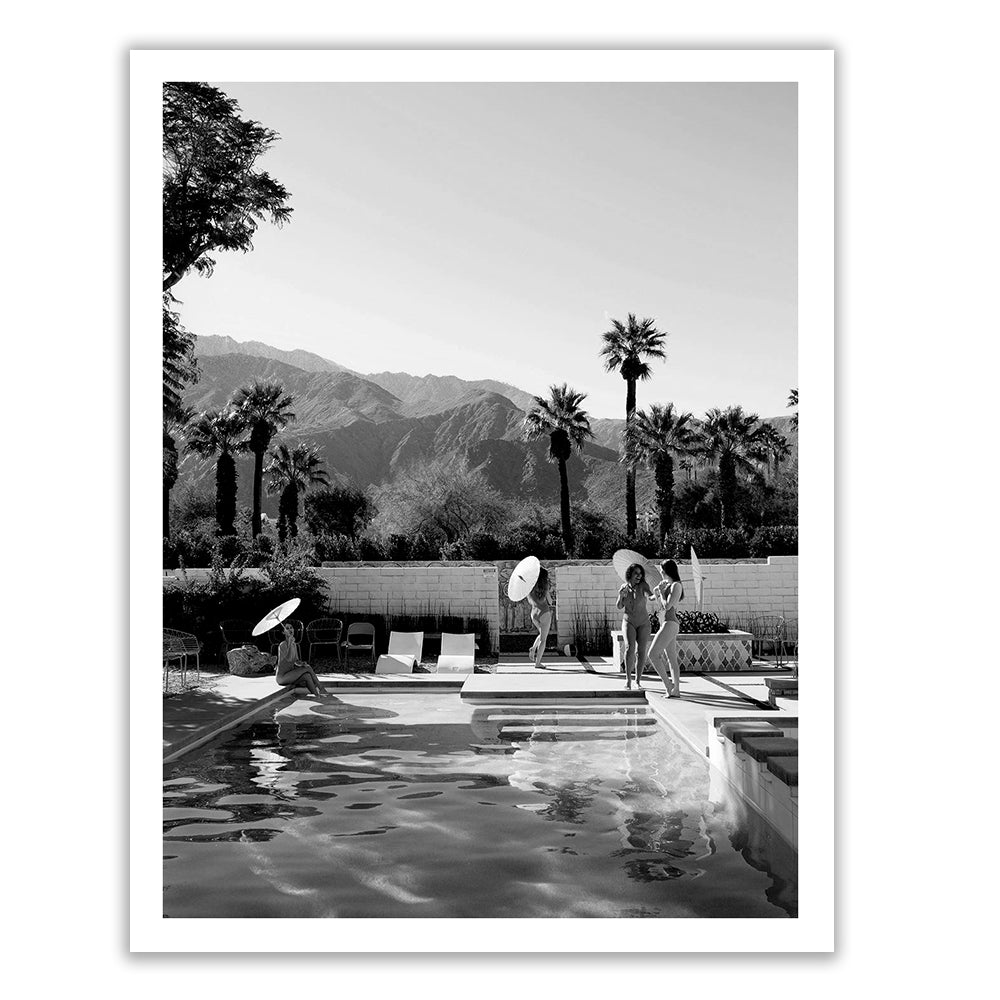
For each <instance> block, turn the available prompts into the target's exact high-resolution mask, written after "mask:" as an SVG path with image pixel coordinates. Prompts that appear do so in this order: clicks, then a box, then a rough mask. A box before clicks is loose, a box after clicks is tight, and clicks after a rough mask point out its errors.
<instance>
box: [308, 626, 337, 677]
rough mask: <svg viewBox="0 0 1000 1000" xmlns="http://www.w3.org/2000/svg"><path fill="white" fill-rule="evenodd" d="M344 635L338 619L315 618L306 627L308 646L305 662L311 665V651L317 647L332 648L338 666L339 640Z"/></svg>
mask: <svg viewBox="0 0 1000 1000" xmlns="http://www.w3.org/2000/svg"><path fill="white" fill-rule="evenodd" d="M343 634H344V623H343V622H342V621H341V620H340V619H339V618H315V619H313V620H312V621H311V622H310V623H309V624H308V625H307V626H306V643H307V646H308V650H307V655H306V660H307V661H308V662H309V663H312V660H313V650H315V649H316V647H317V646H333V648H334V652H335V654H336V657H337V664H338V666H339V665H340V663H341V662H342V660H341V655H340V640H341V638H342V636H343Z"/></svg>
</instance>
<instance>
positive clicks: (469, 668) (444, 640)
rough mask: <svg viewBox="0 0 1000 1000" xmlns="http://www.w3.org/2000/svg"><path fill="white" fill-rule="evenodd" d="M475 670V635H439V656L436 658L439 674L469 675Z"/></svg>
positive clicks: (471, 633)
mask: <svg viewBox="0 0 1000 1000" xmlns="http://www.w3.org/2000/svg"><path fill="white" fill-rule="evenodd" d="M475 669H476V634H475V632H469V633H467V634H465V635H461V634H455V633H453V632H442V633H441V655H440V656H439V657H438V662H437V672H438V673H439V674H471V673H473V672H474V671H475Z"/></svg>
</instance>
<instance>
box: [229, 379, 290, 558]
mask: <svg viewBox="0 0 1000 1000" xmlns="http://www.w3.org/2000/svg"><path fill="white" fill-rule="evenodd" d="M233 403H234V405H235V406H236V408H237V409H238V410H239V412H240V416H241V417H242V419H243V421H244V424H245V425H246V427H247V429H248V430H249V431H250V439H249V446H250V451H251V452H252V453H253V458H254V463H253V517H252V520H251V522H250V530H251V532H252V534H253V537H254V538H256V537H257V536H258V535H259V534H260V512H261V492H262V490H263V485H264V455H265V454H266V453H267V449H268V448H269V447H270V446H271V441H272V439H273V438H274V436H275V434H277V433H278V431H280V430H281V429H282V428H283V427H285V426H286V425H287V424H289V423H291V421H293V420H294V419H295V414H294V413H293V412H292V411H291V409H290V407H291V405H292V397H291V396H288V395H286V394H285V390H284V389H282V387H281V386H280V385H279V384H278V383H277V382H266V381H262V380H261V379H255V380H254V381H253V382H251V383H250V385H245V386H243V387H242V388H240V389H238V390H237V391H236V395H235V396H234V397H233Z"/></svg>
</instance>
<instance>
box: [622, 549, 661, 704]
mask: <svg viewBox="0 0 1000 1000" xmlns="http://www.w3.org/2000/svg"><path fill="white" fill-rule="evenodd" d="M652 596H653V592H652V591H651V590H650V589H649V584H648V583H646V570H645V568H644V567H643V565H642V564H641V563H633V564H632V565H631V566H629V568H628V572H627V573H626V574H625V582H624V583H623V584H622V585H621V587H620V588H619V589H618V604H617V607H618V608H620V609H621V610H622V611H623V612H624V616H623V618H622V632H623V633H624V634H625V641H626V642H627V643H628V649H627V650H626V653H625V687H626V688H628V689H629V690H631V688H632V673H633V671H634V672H635V683H636V686H637V687H641V686H642V685H641V684H639V675H640V674H641V673H642V668H643V666H644V665H645V663H646V650H647V649H648V648H649V633H650V628H649V610H648V609H647V607H646V598H647V597H652Z"/></svg>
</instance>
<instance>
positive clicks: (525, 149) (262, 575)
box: [133, 53, 829, 934]
mask: <svg viewBox="0 0 1000 1000" xmlns="http://www.w3.org/2000/svg"><path fill="white" fill-rule="evenodd" d="M814 55H815V56H816V57H817V59H816V68H817V69H818V71H819V72H820V74H821V75H822V73H823V72H825V71H826V70H827V69H828V66H827V65H826V64H825V63H824V61H823V59H824V55H823V54H822V53H816V54H814ZM790 75H791V74H790ZM159 89H160V97H161V101H160V108H159V111H160V114H161V115H162V120H161V121H158V122H155V123H154V124H155V125H156V130H155V132H153V131H151V132H150V133H149V134H158V135H159V137H160V138H161V141H162V147H161V149H159V150H157V153H158V154H159V158H160V161H161V166H162V176H161V177H159V178H157V180H158V181H159V185H158V187H159V190H158V192H157V194H158V199H159V211H160V213H161V214H160V220H159V221H160V224H161V225H160V233H159V236H160V243H159V244H158V246H159V247H162V269H161V277H162V287H161V289H160V290H159V293H158V297H159V300H160V301H159V302H158V303H157V308H158V312H159V314H160V318H161V321H162V334H163V349H162V372H161V376H162V379H161V380H162V481H161V484H160V487H161V489H160V490H159V493H160V495H161V496H162V506H161V509H160V517H159V518H157V521H156V525H155V526H152V525H151V531H152V532H155V531H157V530H160V529H161V527H162V530H161V534H160V539H161V543H162V550H161V553H160V554H161V558H162V594H161V600H162V668H163V669H162V693H161V696H157V701H158V702H159V703H162V770H163V785H162V831H163V832H162V914H161V919H164V920H167V921H169V923H170V925H171V929H173V927H174V926H175V922H178V921H185V922H186V921H191V920H195V921H197V920H198V919H204V918H227V919H236V920H239V921H253V920H255V919H257V920H259V919H265V920H268V918H272V919H273V918H312V919H318V920H320V921H331V920H333V921H340V922H342V923H344V924H346V923H349V922H353V921H357V920H361V922H362V923H364V921H365V920H367V921H369V922H370V921H372V920H376V921H378V920H380V919H386V918H389V919H393V918H407V919H408V921H412V922H414V923H415V924H417V923H419V921H420V920H421V919H428V918H450V919H459V920H463V921H468V922H469V927H470V933H475V924H476V922H477V921H482V920H484V919H488V918H506V920H507V921H517V920H518V919H522V920H523V919H529V918H546V919H547V920H548V921H557V922H558V921H563V920H570V921H572V920H573V918H590V919H593V918H612V919H613V920H615V921H620V922H621V925H622V926H624V925H626V924H627V925H629V926H636V927H639V926H641V925H642V924H643V922H647V921H656V920H662V921H668V922H670V923H671V924H675V925H679V924H681V923H685V924H687V923H691V922H695V923H697V922H699V921H701V922H709V923H710V922H711V921H717V920H719V919H720V918H724V919H727V920H740V921H741V922H749V923H751V924H753V925H755V926H760V927H763V925H764V924H765V923H766V922H768V921H772V920H780V921H786V922H790V926H791V925H794V924H796V923H798V922H799V919H800V917H799V913H800V909H799V908H800V872H799V864H800V862H799V859H800V845H799V774H800V769H799V762H800V757H799V682H800V665H801V668H802V669H801V681H802V684H803V707H804V711H805V714H806V721H805V725H806V726H807V727H808V726H809V724H810V719H811V718H812V716H811V714H810V713H811V712H812V713H816V716H817V722H816V724H817V725H819V724H820V723H819V719H818V716H819V714H820V713H823V712H826V711H827V710H828V708H829V706H827V705H822V704H820V705H817V699H816V695H815V692H817V691H819V690H821V688H822V684H823V683H824V681H823V680H822V676H823V670H824V669H825V667H824V664H823V661H822V655H821V654H820V655H817V657H816V661H815V663H814V662H812V661H811V659H810V652H809V651H810V649H811V648H812V649H815V645H812V646H811V645H810V642H809V636H808V635H807V634H805V632H806V631H807V630H806V629H803V633H804V634H803V635H802V640H803V641H802V646H801V647H800V626H799V623H800V598H799V578H800V572H799V558H800V557H799V524H800V519H799V514H800V482H799V458H800V450H799V385H800V378H799V368H800V337H801V319H800V316H801V313H800V261H801V259H802V255H803V253H804V250H803V244H802V242H801V239H800V188H801V185H800V172H801V163H800V159H801V154H800V144H801V140H802V122H801V115H802V110H803V103H802V100H801V99H800V83H799V81H798V80H797V79H786V80H783V79H780V74H779V77H776V78H773V79H768V78H766V77H765V79H759V80H758V79H749V80H741V79H735V80H712V79H708V80H700V79H692V80H683V79H681V80H674V79H662V80H656V79H654V80H648V79H642V80H627V81H618V80H615V79H609V80H603V79H595V80H579V79H569V80H558V79H555V80H545V81H537V82H536V81H532V80H516V79H515V80H498V81H490V80H462V79H456V80H444V81H442V80H433V79H431V80H426V81H424V80H413V81H406V80H377V79H375V80H370V79H364V80H359V79H355V80H343V79H340V80H329V81H324V80H295V79H292V80H280V79H279V80H269V79H265V80H259V81H258V82H252V81H248V80H246V79H245V78H240V79H239V82H227V80H226V79H224V78H221V77H220V78H217V79H216V78H204V79H184V78H180V77H177V78H173V79H170V78H164V79H163V80H161V81H160V82H159ZM133 115H135V110H134V109H133ZM820 126H821V127H824V126H825V123H823V122H820ZM135 141H136V140H133V142H135ZM145 141H146V142H148V138H147V139H146V140H145ZM147 152H148V150H147ZM146 306H147V307H148V303H146ZM816 336H817V337H818V338H821V337H822V333H821V332H820V333H817V334H816ZM807 381H808V380H806V382H805V383H804V384H807ZM805 391H806V393H807V395H808V391H809V390H808V388H806V389H805ZM817 391H821V390H817ZM809 414H810V410H809V408H808V406H806V415H805V416H804V418H803V420H804V424H807V423H808V421H809V419H810V417H809ZM808 440H809V438H808V437H807V438H806V441H807V442H808ZM803 575H805V574H803ZM800 660H801V662H800ZM811 683H813V684H814V685H815V686H814V687H813V692H814V694H813V699H814V700H813V701H812V702H811V701H810V696H809V686H810V684H811ZM817 731H818V730H817ZM147 735H148V734H147ZM802 773H803V786H804V790H803V795H804V796H805V795H808V794H809V787H810V781H812V780H814V779H813V776H814V775H815V776H819V775H821V774H822V768H821V767H820V765H819V762H818V761H815V762H814V766H813V768H810V760H809V757H808V756H804V757H803V768H802ZM828 793H829V788H823V787H822V786H817V788H816V793H815V794H816V797H817V798H823V797H825V796H826V795H828ZM808 850H809V844H808V842H806V843H804V844H803V853H804V852H805V851H808ZM817 860H818V861H819V863H820V864H822V859H817V858H816V856H815V855H814V856H813V858H812V862H813V863H816V862H817ZM817 898H819V897H817ZM408 926H410V925H409V924H408ZM624 933H626V934H628V933H629V932H628V931H625V932H624Z"/></svg>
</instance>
